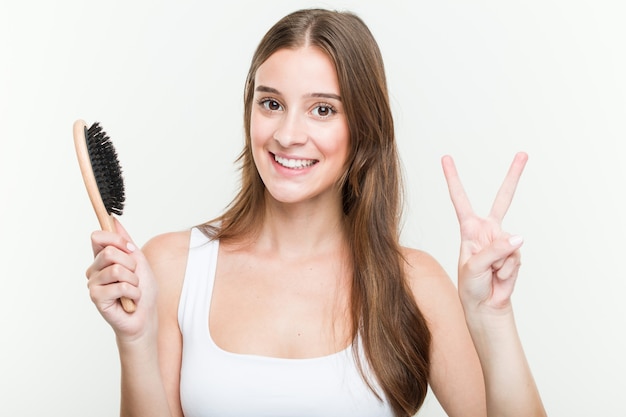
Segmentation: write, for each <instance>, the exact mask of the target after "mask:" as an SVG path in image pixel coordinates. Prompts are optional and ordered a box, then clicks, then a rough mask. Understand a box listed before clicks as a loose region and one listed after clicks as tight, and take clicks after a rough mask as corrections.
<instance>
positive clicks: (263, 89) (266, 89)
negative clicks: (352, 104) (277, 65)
mask: <svg viewBox="0 0 626 417" xmlns="http://www.w3.org/2000/svg"><path fill="white" fill-rule="evenodd" d="M254 90H255V91H258V92H260V93H270V94H277V95H280V91H278V90H277V89H275V88H272V87H268V86H265V85H259V86H257V87H256V88H255V89H254ZM306 97H315V98H329V99H334V100H338V101H342V100H341V96H340V95H338V94H333V93H310V94H307V95H306Z"/></svg>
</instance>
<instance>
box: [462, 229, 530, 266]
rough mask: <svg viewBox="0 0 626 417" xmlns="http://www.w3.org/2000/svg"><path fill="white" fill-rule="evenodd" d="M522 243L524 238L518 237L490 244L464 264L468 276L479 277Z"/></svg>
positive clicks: (514, 236)
mask: <svg viewBox="0 0 626 417" xmlns="http://www.w3.org/2000/svg"><path fill="white" fill-rule="evenodd" d="M523 243H524V238H523V237H522V236H519V235H513V236H508V237H503V238H500V239H497V240H494V241H493V242H491V245H489V246H487V247H486V248H484V249H483V250H481V251H480V252H478V253H476V254H475V255H474V256H472V257H471V258H469V260H468V261H467V264H466V268H467V271H468V272H469V274H470V276H474V275H479V274H481V273H483V272H485V271H487V270H489V269H491V267H492V266H493V265H494V264H496V263H497V262H499V261H503V260H504V259H506V258H507V257H508V256H510V255H511V254H512V253H513V252H515V251H516V250H518V249H519V248H520V247H521V246H522V244H523Z"/></svg>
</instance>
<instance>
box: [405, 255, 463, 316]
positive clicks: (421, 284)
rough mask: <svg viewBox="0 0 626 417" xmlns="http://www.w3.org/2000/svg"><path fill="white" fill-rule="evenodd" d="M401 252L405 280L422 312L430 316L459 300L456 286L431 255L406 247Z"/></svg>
mask: <svg viewBox="0 0 626 417" xmlns="http://www.w3.org/2000/svg"><path fill="white" fill-rule="evenodd" d="M402 254H403V257H404V271H405V276H406V279H407V282H408V284H409V287H410V289H411V291H412V293H413V296H414V297H415V301H416V302H417V304H418V306H419V307H420V309H421V310H422V311H423V313H425V314H426V315H427V316H430V315H433V314H434V313H435V312H437V311H441V309H442V308H445V306H446V305H447V304H449V303H453V304H457V303H458V302H459V299H458V295H457V290H456V286H455V285H454V283H453V282H452V280H451V279H450V276H449V275H448V274H447V273H446V271H445V269H444V268H443V267H442V266H441V264H440V263H439V262H438V261H437V260H436V259H435V258H434V257H433V256H432V255H430V254H429V253H427V252H424V251H422V250H419V249H413V248H406V247H404V248H402Z"/></svg>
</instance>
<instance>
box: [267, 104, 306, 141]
mask: <svg viewBox="0 0 626 417" xmlns="http://www.w3.org/2000/svg"><path fill="white" fill-rule="evenodd" d="M303 119H304V116H301V115H298V114H296V113H287V114H285V115H284V116H283V117H282V118H281V120H280V123H279V124H278V126H277V127H276V130H275V131H274V140H276V141H277V142H278V143H279V144H280V145H281V146H283V147H285V148H288V147H290V146H295V145H302V144H304V143H305V142H306V141H307V138H308V135H307V132H306V121H305V120H303Z"/></svg>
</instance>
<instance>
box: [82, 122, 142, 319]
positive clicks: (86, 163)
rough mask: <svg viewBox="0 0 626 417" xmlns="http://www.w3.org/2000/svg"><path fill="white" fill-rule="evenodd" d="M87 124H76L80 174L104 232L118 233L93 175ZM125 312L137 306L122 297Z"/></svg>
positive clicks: (131, 311)
mask: <svg viewBox="0 0 626 417" xmlns="http://www.w3.org/2000/svg"><path fill="white" fill-rule="evenodd" d="M85 127H86V124H85V122H84V121H82V120H77V121H76V122H74V147H75V148H76V157H77V158H78V165H79V166H80V172H81V174H82V176H83V182H84V183H85V187H86V188H87V194H88V195H89V200H91V205H92V206H93V209H94V211H95V212H96V217H97V218H98V222H99V223H100V227H101V228H102V230H105V231H107V232H116V230H115V222H114V220H113V216H111V215H109V213H108V212H107V210H106V207H105V206H104V202H103V201H102V196H101V195H100V190H99V189H98V183H97V182H96V177H95V176H94V174H93V168H92V166H91V159H90V158H89V151H88V150H87V138H85ZM120 301H121V303H122V307H123V308H124V311H126V312H127V313H133V312H134V311H135V310H136V309H137V306H136V305H135V302H134V301H133V300H131V299H130V298H126V297H122V298H121V299H120Z"/></svg>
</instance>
